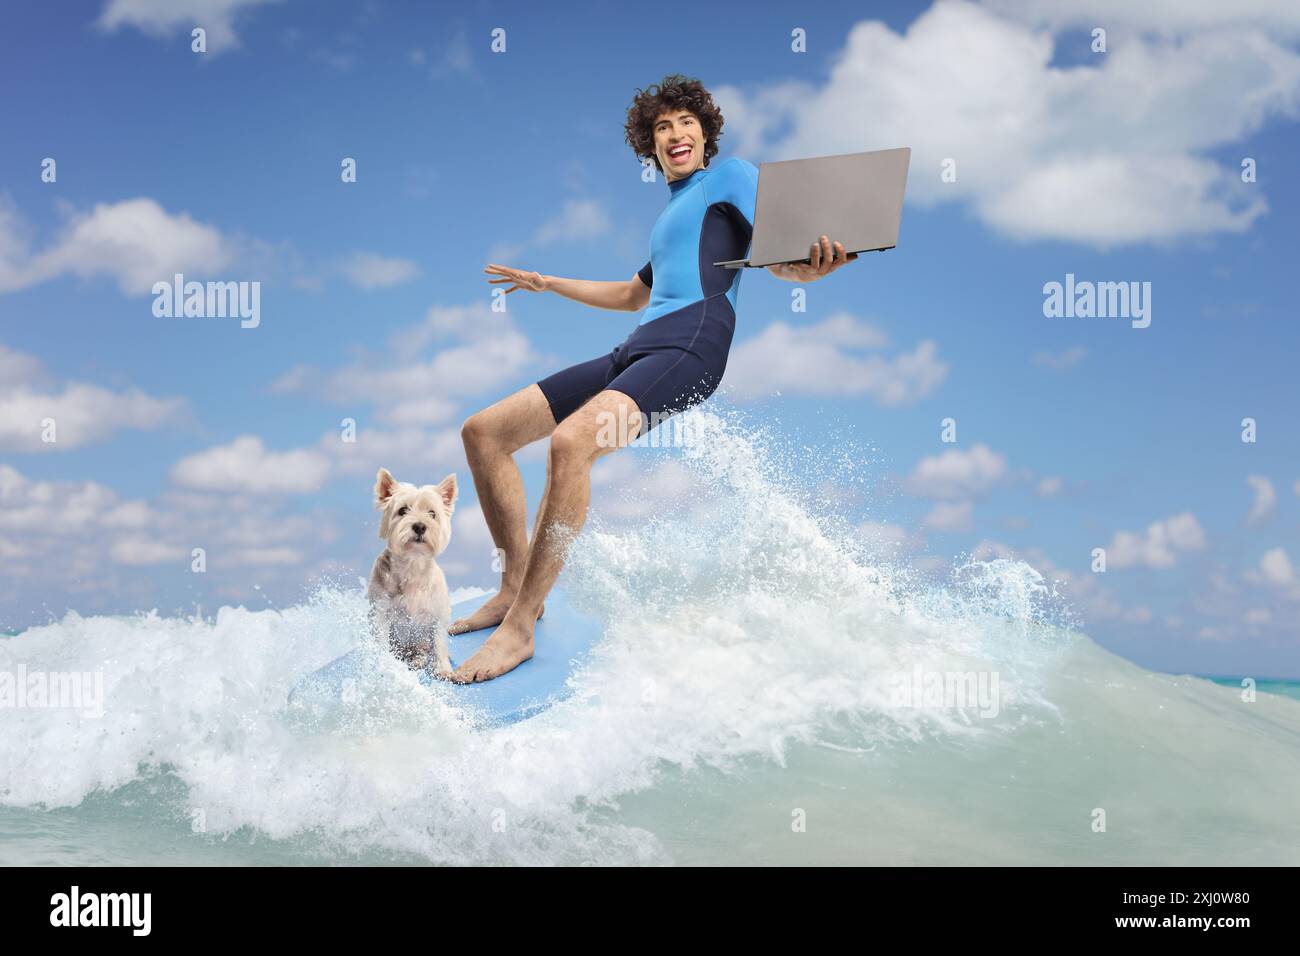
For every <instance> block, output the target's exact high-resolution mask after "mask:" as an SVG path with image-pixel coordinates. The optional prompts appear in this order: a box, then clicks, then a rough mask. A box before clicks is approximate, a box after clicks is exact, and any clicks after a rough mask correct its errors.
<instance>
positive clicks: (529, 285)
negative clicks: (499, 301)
mask: <svg viewBox="0 0 1300 956" xmlns="http://www.w3.org/2000/svg"><path fill="white" fill-rule="evenodd" d="M483 271H484V272H486V273H488V274H489V275H495V276H501V277H502V278H498V279H489V280H488V282H489V283H491V284H492V285H497V284H499V283H509V285H508V287H507V288H506V290H505V291H506V292H514V291H515V290H516V289H527V290H528V291H529V292H554V293H556V294H558V295H562V296H564V297H565V298H566V299H572V300H573V301H574V302H581V303H582V304H583V305H590V306H592V307H594V308H597V309H610V310H612V311H615V312H636V311H638V310H640V309H644V308H645V307H646V303H648V302H649V301H650V289H649V287H648V286H647V285H646V284H645V283H644V282H642V281H641V276H640V275H639V274H638V275H634V276H632V278H631V279H628V280H626V281H623V282H601V281H597V280H595V279H566V278H564V277H563V276H548V275H542V274H541V273H538V272H527V271H525V270H523V269H512V268H510V267H509V266H501V265H497V264H496V263H491V264H490V265H489V266H488V267H487V268H486V269H484V270H483Z"/></svg>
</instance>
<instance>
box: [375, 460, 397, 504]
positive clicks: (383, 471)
mask: <svg viewBox="0 0 1300 956" xmlns="http://www.w3.org/2000/svg"><path fill="white" fill-rule="evenodd" d="M396 486H397V479H396V478H394V477H393V476H392V475H391V474H389V472H388V469H387V468H380V469H379V474H378V475H376V476H375V507H376V508H382V507H383V506H384V505H386V504H388V499H389V498H391V497H392V496H393V488H395V487H396Z"/></svg>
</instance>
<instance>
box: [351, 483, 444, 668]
mask: <svg viewBox="0 0 1300 956" xmlns="http://www.w3.org/2000/svg"><path fill="white" fill-rule="evenodd" d="M375 507H376V508H380V509H382V511H383V515H382V516H381V517H380V519H379V537H381V538H383V539H385V540H386V541H387V542H388V547H387V548H385V549H384V553H383V554H381V555H380V556H379V557H377V558H376V559H375V566H374V567H373V568H371V570H370V588H369V589H368V590H367V592H366V596H367V597H368V598H369V599H370V626H371V633H372V634H373V636H374V638H375V640H377V641H380V642H381V643H386V644H387V645H388V646H389V647H390V648H392V650H393V653H395V654H396V655H397V656H398V657H400V658H401V659H402V660H404V661H406V662H407V663H408V664H410V665H411V666H412V667H414V668H417V669H423V668H424V667H425V666H427V664H428V657H429V654H430V652H432V654H433V661H434V670H433V672H434V674H435V675H436V676H438V677H447V676H448V675H449V674H450V673H451V658H450V656H449V655H448V653H447V626H448V625H449V624H450V623H451V598H450V596H449V595H448V593H447V579H446V577H444V576H443V573H442V569H441V568H440V567H438V564H437V562H436V561H435V560H434V559H435V558H436V557H437V556H438V555H440V554H441V553H442V552H443V550H444V549H446V547H447V544H448V542H450V541H451V514H452V511H453V510H455V507H456V476H455V475H448V476H447V477H446V478H444V479H442V481H440V482H438V484H436V485H422V486H420V487H416V486H415V485H413V484H411V483H409V482H405V481H398V480H396V479H395V478H394V477H393V476H392V475H391V474H389V472H388V469H387V468H380V469H379V475H378V477H377V478H376V479H375Z"/></svg>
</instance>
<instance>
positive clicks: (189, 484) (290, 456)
mask: <svg viewBox="0 0 1300 956" xmlns="http://www.w3.org/2000/svg"><path fill="white" fill-rule="evenodd" d="M329 473H330V461H329V459H328V458H327V457H326V456H325V455H323V454H322V453H320V452H319V451H316V450H313V449H307V448H299V449H294V450H291V451H286V452H273V451H269V450H268V449H267V448H266V447H265V446H264V445H263V444H262V439H260V438H258V437H257V436H256V435H241V436H239V437H238V438H236V439H235V440H234V441H232V442H231V443H230V444H228V445H219V446H217V447H214V448H209V449H207V450H205V451H201V452H199V453H197V454H194V455H190V456H188V457H186V458H182V459H181V460H180V461H178V462H176V464H175V465H173V466H172V469H171V479H172V481H174V482H175V483H176V484H177V485H180V486H181V487H183V488H192V489H196V490H199V491H215V492H222V493H232V492H247V493H249V494H257V495H262V494H293V493H300V492H306V491H313V490H315V489H317V488H319V487H320V486H321V484H323V483H324V481H325V479H326V478H327V477H328V476H329Z"/></svg>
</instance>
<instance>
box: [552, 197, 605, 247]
mask: <svg viewBox="0 0 1300 956" xmlns="http://www.w3.org/2000/svg"><path fill="white" fill-rule="evenodd" d="M610 226H611V223H610V218H609V214H608V213H606V212H605V207H604V206H602V205H601V204H600V203H599V202H597V201H596V200H594V199H568V200H565V203H564V206H563V207H562V208H561V209H560V212H559V214H558V215H557V216H555V217H554V218H553V219H549V220H547V221H546V222H544V223H542V225H541V226H540V227H538V229H537V233H536V235H535V236H534V237H533V241H534V242H536V243H537V244H539V245H547V244H549V243H553V242H565V241H573V240H582V239H594V238H596V237H598V236H603V235H604V234H605V233H607V232H609V230H610Z"/></svg>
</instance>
